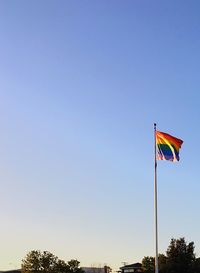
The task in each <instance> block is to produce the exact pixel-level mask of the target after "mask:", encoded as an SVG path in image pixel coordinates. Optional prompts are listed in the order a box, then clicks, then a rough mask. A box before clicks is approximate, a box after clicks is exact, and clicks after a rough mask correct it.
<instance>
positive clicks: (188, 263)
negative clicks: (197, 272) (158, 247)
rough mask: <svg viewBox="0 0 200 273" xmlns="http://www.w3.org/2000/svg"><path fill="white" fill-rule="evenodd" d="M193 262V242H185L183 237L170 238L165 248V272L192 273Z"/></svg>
mask: <svg viewBox="0 0 200 273" xmlns="http://www.w3.org/2000/svg"><path fill="white" fill-rule="evenodd" d="M194 262H195V254H194V243H193V242H190V243H189V244H187V243H186V241H185V238H180V239H171V242H170V245H169V247H168V249H167V272H168V273H193V264H194Z"/></svg>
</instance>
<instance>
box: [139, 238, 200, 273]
mask: <svg viewBox="0 0 200 273" xmlns="http://www.w3.org/2000/svg"><path fill="white" fill-rule="evenodd" d="M194 248H195V246H194V242H189V243H187V242H186V241H185V238H179V239H174V238H172V239H171V241H170V244H169V246H168V248H167V251H166V254H159V257H158V267H159V273H200V258H197V257H196V255H195V253H194ZM142 268H143V271H144V272H145V273H154V272H155V258H154V257H149V256H146V257H144V258H143V260H142Z"/></svg>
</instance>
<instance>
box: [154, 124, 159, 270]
mask: <svg viewBox="0 0 200 273" xmlns="http://www.w3.org/2000/svg"><path fill="white" fill-rule="evenodd" d="M154 167H155V170H154V171H155V172H154V209H155V211H154V213H155V216H154V217H155V242H156V245H155V246H156V256H155V273H158V204H157V158H156V123H154Z"/></svg>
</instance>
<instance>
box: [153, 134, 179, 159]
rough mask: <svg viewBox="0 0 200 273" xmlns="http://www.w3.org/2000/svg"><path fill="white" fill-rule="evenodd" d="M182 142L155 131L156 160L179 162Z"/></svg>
mask: <svg viewBox="0 0 200 273" xmlns="http://www.w3.org/2000/svg"><path fill="white" fill-rule="evenodd" d="M182 144H183V141H182V140H181V139H178V138H176V137H174V136H171V135H169V134H166V133H163V132H159V131H156V145H157V159H158V160H170V161H179V149H180V148H181V145H182Z"/></svg>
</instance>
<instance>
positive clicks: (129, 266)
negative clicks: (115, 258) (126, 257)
mask: <svg viewBox="0 0 200 273" xmlns="http://www.w3.org/2000/svg"><path fill="white" fill-rule="evenodd" d="M141 267H142V264H141V263H135V264H127V265H125V266H122V267H120V269H128V268H135V269H136V268H141Z"/></svg>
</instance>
